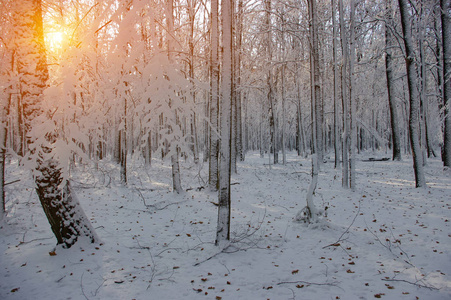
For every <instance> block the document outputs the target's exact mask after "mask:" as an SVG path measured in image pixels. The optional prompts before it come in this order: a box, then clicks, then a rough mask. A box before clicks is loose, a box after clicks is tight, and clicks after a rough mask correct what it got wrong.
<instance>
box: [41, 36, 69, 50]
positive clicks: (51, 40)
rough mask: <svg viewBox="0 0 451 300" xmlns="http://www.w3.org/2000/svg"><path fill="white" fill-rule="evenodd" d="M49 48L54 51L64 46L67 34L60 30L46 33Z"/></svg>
mask: <svg viewBox="0 0 451 300" xmlns="http://www.w3.org/2000/svg"><path fill="white" fill-rule="evenodd" d="M45 39H46V42H47V47H48V49H50V50H52V51H56V50H60V49H61V48H62V47H63V43H64V39H65V34H64V33H63V32H60V31H53V32H48V33H46V35H45Z"/></svg>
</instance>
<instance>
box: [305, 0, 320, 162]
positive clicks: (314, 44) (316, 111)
mask: <svg viewBox="0 0 451 300" xmlns="http://www.w3.org/2000/svg"><path fill="white" fill-rule="evenodd" d="M308 4H309V18H310V19H309V30H310V53H311V54H310V60H311V63H310V66H311V72H312V76H311V81H312V82H311V88H312V111H313V114H312V116H313V119H312V121H313V125H314V126H313V130H314V133H313V135H314V136H313V137H314V139H313V141H314V147H313V148H314V153H316V154H317V160H318V167H319V166H320V164H321V162H322V161H323V148H324V147H323V126H322V125H323V120H322V105H321V83H320V72H319V46H318V28H317V27H318V21H317V16H316V14H317V11H316V0H309V1H308Z"/></svg>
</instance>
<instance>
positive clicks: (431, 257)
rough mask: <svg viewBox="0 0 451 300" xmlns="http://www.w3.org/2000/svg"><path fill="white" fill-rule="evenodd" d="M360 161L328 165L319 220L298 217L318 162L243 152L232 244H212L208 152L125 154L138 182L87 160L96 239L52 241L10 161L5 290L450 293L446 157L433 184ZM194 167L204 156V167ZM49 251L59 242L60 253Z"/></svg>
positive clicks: (140, 294) (1, 273)
mask: <svg viewBox="0 0 451 300" xmlns="http://www.w3.org/2000/svg"><path fill="white" fill-rule="evenodd" d="M368 157H370V154H362V156H361V157H360V159H361V160H359V161H358V163H357V172H358V174H357V178H358V188H357V191H355V192H351V191H349V190H344V189H343V188H341V173H340V172H341V171H340V170H334V169H333V163H331V162H328V163H326V164H324V165H323V167H322V171H321V173H320V176H319V181H318V189H317V193H316V195H315V197H314V201H315V203H316V205H317V206H318V207H319V208H323V209H324V208H325V206H327V207H328V210H327V216H326V217H325V218H323V221H322V222H321V223H320V224H317V225H315V226H310V227H307V226H306V225H305V224H299V223H295V222H293V217H294V215H295V214H296V213H297V212H298V211H299V210H300V209H301V208H303V207H304V206H305V196H306V191H307V188H308V185H309V182H310V175H309V173H310V167H311V163H310V161H309V160H308V159H299V158H298V157H297V156H295V155H294V154H289V156H288V163H287V164H286V165H285V166H284V165H273V166H269V165H268V164H267V163H268V157H265V158H264V159H262V158H260V156H259V154H248V155H247V157H246V161H245V162H243V163H239V166H238V174H236V175H234V176H233V178H232V184H233V186H232V231H233V234H232V243H231V244H230V245H229V246H228V247H226V248H225V249H224V250H223V251H221V250H220V249H218V247H215V246H214V244H213V242H214V239H215V229H216V221H217V220H216V219H217V207H216V206H215V205H214V203H215V201H217V196H216V194H215V193H212V192H210V191H208V190H205V189H201V190H198V187H200V186H203V185H204V182H205V181H206V180H207V178H208V176H207V170H208V167H207V165H205V166H195V165H193V164H192V163H182V165H183V170H182V172H183V174H182V175H183V177H182V180H183V181H182V184H183V185H184V188H185V189H189V190H188V191H187V192H185V193H184V194H182V195H174V194H173V193H172V192H171V191H170V189H171V182H170V166H169V164H168V163H164V164H162V163H161V162H159V161H153V165H152V167H150V168H147V169H146V168H143V167H142V166H141V162H140V161H132V162H130V164H129V170H132V171H130V173H129V182H130V184H129V186H128V187H127V188H126V187H123V186H121V185H119V184H118V176H119V172H118V170H117V168H116V166H115V165H113V164H111V163H107V162H104V163H100V164H99V169H98V170H94V169H91V168H88V167H87V166H85V167H79V168H78V169H77V171H76V172H73V178H74V181H73V186H74V188H75V191H76V193H77V195H78V198H79V199H80V201H81V203H82V206H83V208H84V210H85V212H86V214H87V215H88V217H90V219H91V221H92V223H93V226H94V227H95V228H96V230H97V234H98V235H99V237H100V238H101V240H102V241H101V243H100V244H89V243H87V242H86V241H83V240H81V241H79V242H78V243H77V244H76V245H75V246H73V247H72V248H71V249H67V250H66V249H62V248H61V247H57V248H56V252H55V253H56V255H50V254H49V253H51V252H52V251H53V249H54V246H55V244H56V240H55V238H54V237H53V235H52V233H51V231H50V226H49V225H48V223H47V220H46V218H45V216H44V213H43V211H42V208H41V207H40V205H39V201H38V199H37V197H36V195H35V192H34V189H33V183H32V181H30V180H29V179H28V180H27V179H26V176H25V175H23V174H22V173H21V171H19V170H18V169H17V167H16V166H17V162H16V163H12V164H11V165H9V166H8V176H9V179H10V181H12V180H15V179H18V178H21V181H20V182H16V183H13V184H10V185H8V186H7V187H8V203H7V209H8V216H7V218H6V222H4V223H3V224H2V225H1V229H0V299H181V298H184V299H374V298H381V299H450V298H451V227H450V219H451V201H450V200H451V175H450V172H449V171H443V168H442V167H441V162H440V161H439V160H429V162H428V166H427V167H426V169H425V170H426V172H427V174H426V178H427V180H428V187H427V188H426V189H416V188H414V181H413V170H412V162H411V159H410V158H408V157H404V161H403V162H392V161H377V162H364V161H362V160H363V159H364V158H368ZM199 169H201V170H200V171H199ZM52 254H53V253H52Z"/></svg>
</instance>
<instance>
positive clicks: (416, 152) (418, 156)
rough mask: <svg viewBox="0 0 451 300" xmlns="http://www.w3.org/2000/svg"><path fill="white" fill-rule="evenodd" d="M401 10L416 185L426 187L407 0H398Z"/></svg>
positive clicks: (416, 81) (418, 96) (416, 82)
mask: <svg viewBox="0 0 451 300" xmlns="http://www.w3.org/2000/svg"><path fill="white" fill-rule="evenodd" d="M398 2H399V10H400V13H401V25H402V31H403V37H404V46H405V51H406V57H405V61H406V70H407V85H408V89H409V102H410V113H409V130H410V132H409V134H410V145H411V148H412V157H413V168H414V173H415V186H416V187H425V186H426V178H425V176H424V169H423V155H422V151H421V145H420V137H419V134H420V132H419V131H420V130H419V121H420V120H419V113H420V95H419V93H418V91H419V89H418V80H417V77H416V70H415V61H414V60H415V57H414V55H415V54H414V44H413V40H412V28H411V25H410V21H411V20H410V18H409V9H408V6H407V2H408V1H407V0H398Z"/></svg>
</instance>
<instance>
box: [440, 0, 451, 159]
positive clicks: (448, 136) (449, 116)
mask: <svg viewBox="0 0 451 300" xmlns="http://www.w3.org/2000/svg"><path fill="white" fill-rule="evenodd" d="M440 7H441V11H442V17H441V19H442V42H443V81H444V82H443V85H444V87H443V102H444V103H443V105H444V107H445V132H444V141H443V165H444V166H446V167H451V108H450V105H451V0H440Z"/></svg>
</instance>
